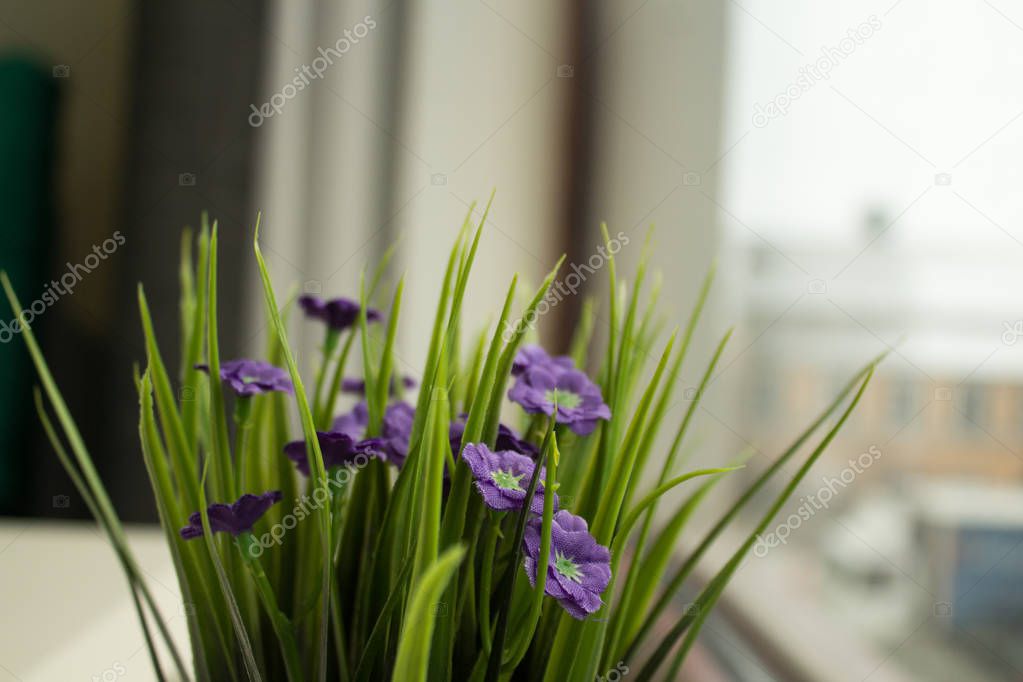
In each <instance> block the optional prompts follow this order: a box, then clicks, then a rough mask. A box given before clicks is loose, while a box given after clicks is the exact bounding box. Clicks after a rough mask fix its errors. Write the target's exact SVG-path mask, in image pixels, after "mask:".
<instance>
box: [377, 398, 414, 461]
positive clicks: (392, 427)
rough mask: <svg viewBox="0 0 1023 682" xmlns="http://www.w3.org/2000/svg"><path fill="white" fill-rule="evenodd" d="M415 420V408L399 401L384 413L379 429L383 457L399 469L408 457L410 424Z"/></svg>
mask: <svg viewBox="0 0 1023 682" xmlns="http://www.w3.org/2000/svg"><path fill="white" fill-rule="evenodd" d="M415 418H416V408H414V407H412V406H411V405H409V404H408V403H406V402H404V401H401V402H396V403H391V404H390V405H388V406H387V409H386V410H385V411H384V421H383V424H382V425H381V427H380V439H381V441H382V442H383V451H384V457H386V458H387V461H389V462H390V463H391V464H393V465H394V466H396V467H398V468H399V469H400V468H401V467H402V466H403V465H404V464H405V458H406V457H408V448H409V441H410V440H411V439H412V422H413V421H414V420H415Z"/></svg>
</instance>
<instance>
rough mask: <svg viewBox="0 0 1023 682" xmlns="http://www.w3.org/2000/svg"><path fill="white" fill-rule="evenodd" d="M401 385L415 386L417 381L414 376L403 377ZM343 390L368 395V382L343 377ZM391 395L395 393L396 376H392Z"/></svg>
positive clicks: (343, 391)
mask: <svg viewBox="0 0 1023 682" xmlns="http://www.w3.org/2000/svg"><path fill="white" fill-rule="evenodd" d="M401 385H402V386H404V387H405V388H415V387H416V386H417V383H416V380H415V379H413V378H412V377H402V378H401ZM341 392H342V393H353V394H355V395H366V382H365V381H363V380H362V379H355V378H348V379H342V380H341ZM391 395H394V377H391Z"/></svg>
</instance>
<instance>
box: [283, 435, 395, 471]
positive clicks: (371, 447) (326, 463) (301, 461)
mask: <svg viewBox="0 0 1023 682" xmlns="http://www.w3.org/2000/svg"><path fill="white" fill-rule="evenodd" d="M316 439H317V440H318V441H319V443H320V452H321V453H323V467H324V468H325V469H328V470H329V469H332V468H334V467H336V466H342V465H344V464H350V463H351V462H353V461H355V459H356V458H357V457H358V456H359V455H364V456H366V457H375V456H377V455H379V454H381V447H382V445H383V444H382V442H381V441H380V440H379V439H378V438H369V439H367V440H357V439H355V438H353V437H352V436H350V435H348V434H347V433H342V432H340V431H317V432H316ZM284 454H285V455H287V457H288V459H290V460H291V461H293V462H294V463H295V467H296V468H297V469H298V470H299V471H300V472H301V473H302V474H303V475H305V476H308V475H309V459H308V457H306V447H305V441H304V440H296V441H292V442H291V443H288V444H287V445H285V446H284Z"/></svg>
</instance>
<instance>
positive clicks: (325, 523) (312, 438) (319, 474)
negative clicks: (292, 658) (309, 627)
mask: <svg viewBox="0 0 1023 682" xmlns="http://www.w3.org/2000/svg"><path fill="white" fill-rule="evenodd" d="M252 246H253V250H254V251H255V254H256V263H257V265H258V266H259V276H260V279H261V280H262V282H263V296H264V298H265V299H266V305H267V309H268V311H269V312H270V317H271V320H272V322H273V326H274V328H275V329H276V330H277V338H278V340H279V341H280V344H281V351H282V352H283V354H284V359H285V361H286V363H287V366H288V373H289V374H290V375H291V383H292V384H293V385H294V388H295V400H296V402H297V403H298V412H299V416H300V418H301V421H302V433H303V435H304V437H305V443H306V457H307V461H308V463H309V471H310V473H311V474H312V475H311V476H310V481H311V483H312V485H314V486H316V487H323V488H326V486H327V472H326V469H324V466H323V454H322V453H321V452H320V442H319V439H318V438H317V437H316V424H315V422H314V421H313V415H312V412H311V411H310V407H309V398H308V397H307V395H306V392H305V387H304V385H303V384H302V377H301V375H300V374H299V371H298V364H297V363H296V361H295V355H294V353H292V351H291V346H290V344H289V343H288V332H287V330H286V329H285V328H284V322H283V321H282V320H281V314H280V308H278V306H277V297H276V295H275V294H274V289H273V282H272V281H271V280H270V272H269V270H267V267H266V261H265V260H264V259H263V252H262V251H261V250H260V248H259V219H258V218H257V219H256V230H255V236H254V237H253V240H252ZM315 516H316V517H317V518H318V520H319V531H320V549H321V557H320V559H321V561H322V564H323V568H322V581H321V583H320V593H321V594H320V599H321V605H320V613H319V619H320V626H319V637H318V642H317V646H316V648H315V652H316V654H315V658H314V660H315V661H316V665H315V670H316V671H317V675H316V677H317V679H320V680H325V679H326V676H327V639H328V630H329V627H328V626H329V624H330V618H329V613H330V590H331V575H332V573H333V571H332V567H333V561H332V554H331V550H332V547H333V544H332V543H331V539H330V538H331V520H330V509H329V508H328V506H327V505H320V508H319V509H317V510H316V512H315Z"/></svg>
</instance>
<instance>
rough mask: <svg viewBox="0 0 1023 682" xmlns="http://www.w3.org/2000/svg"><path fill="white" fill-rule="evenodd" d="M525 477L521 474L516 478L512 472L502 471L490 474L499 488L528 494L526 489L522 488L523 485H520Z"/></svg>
mask: <svg viewBox="0 0 1023 682" xmlns="http://www.w3.org/2000/svg"><path fill="white" fill-rule="evenodd" d="M523 476H525V474H519V475H518V476H516V475H515V474H513V473H512V472H510V471H504V470H502V469H498V470H497V471H491V472H490V478H492V479H494V485H496V486H497V487H498V488H500V489H501V490H516V491H518V492H520V493H524V492H526V489H525V488H523V487H522V484H521V483H519V481H521V480H522V478H523Z"/></svg>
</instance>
